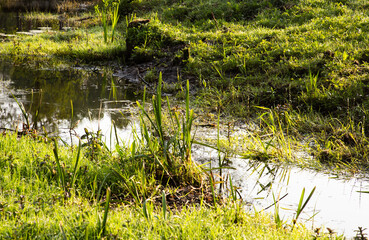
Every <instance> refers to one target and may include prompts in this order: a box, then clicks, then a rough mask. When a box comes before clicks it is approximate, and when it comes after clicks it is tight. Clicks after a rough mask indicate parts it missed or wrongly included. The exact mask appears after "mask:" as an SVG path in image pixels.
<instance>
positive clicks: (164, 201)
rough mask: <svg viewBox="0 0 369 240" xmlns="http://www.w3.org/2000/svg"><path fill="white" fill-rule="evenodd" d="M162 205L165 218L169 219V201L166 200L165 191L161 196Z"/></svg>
mask: <svg viewBox="0 0 369 240" xmlns="http://www.w3.org/2000/svg"><path fill="white" fill-rule="evenodd" d="M161 205H162V208H163V217H164V219H167V217H166V214H167V201H166V198H165V192H164V191H163V193H162V196H161Z"/></svg>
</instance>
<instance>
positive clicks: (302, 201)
mask: <svg viewBox="0 0 369 240" xmlns="http://www.w3.org/2000/svg"><path fill="white" fill-rule="evenodd" d="M315 189H316V187H314V188H313V189H312V190H311V192H310V194H309V196H308V197H307V199H306V200H305V202H304V195H305V188H304V189H303V190H302V192H301V196H300V201H299V205H298V207H297V210H296V217H295V218H294V221H293V223H294V224H295V223H296V222H297V219H298V218H299V216H300V214H301V213H302V211H303V210H304V208H305V207H306V205H307V204H308V202H309V201H310V199H311V197H312V196H313V194H314V192H315Z"/></svg>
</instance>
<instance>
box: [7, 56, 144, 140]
mask: <svg viewBox="0 0 369 240" xmlns="http://www.w3.org/2000/svg"><path fill="white" fill-rule="evenodd" d="M135 92H137V89H135V87H134V86H133V85H131V84H130V83H129V82H128V81H126V80H124V79H118V78H117V77H114V76H113V75H112V74H111V73H110V72H109V71H108V70H102V71H96V69H81V68H80V69H77V68H74V69H64V70H53V69H39V70H34V69H30V68H26V67H22V66H17V65H11V64H9V63H6V62H0V109H1V110H0V127H1V128H7V129H13V130H15V129H16V128H18V129H19V130H22V128H23V124H24V123H25V122H26V119H25V118H24V116H23V114H22V111H21V108H20V106H19V105H18V104H17V102H16V99H17V100H18V101H19V102H20V103H22V104H23V106H24V109H25V110H26V111H27V114H28V116H29V122H30V125H31V126H34V127H35V128H36V129H38V130H39V131H40V132H44V133H45V132H46V133H48V134H49V135H52V136H56V135H57V136H60V137H61V138H62V139H63V140H64V141H66V142H68V143H71V141H73V140H74V141H76V136H82V135H83V134H84V128H87V129H88V130H89V131H90V132H91V131H92V132H95V133H96V132H97V130H98V129H100V130H101V131H102V133H103V134H104V136H105V138H106V140H107V145H110V142H109V140H110V133H111V132H112V131H111V130H112V127H111V126H112V121H114V124H115V126H116V128H117V131H118V133H119V134H120V135H124V134H125V133H127V131H129V130H128V129H129V126H128V125H129V123H130V118H131V110H132V109H133V108H132V105H133V102H134V101H135V100H136V98H137V96H136V94H135ZM72 105H73V111H72ZM70 133H72V136H74V137H73V138H71V137H70Z"/></svg>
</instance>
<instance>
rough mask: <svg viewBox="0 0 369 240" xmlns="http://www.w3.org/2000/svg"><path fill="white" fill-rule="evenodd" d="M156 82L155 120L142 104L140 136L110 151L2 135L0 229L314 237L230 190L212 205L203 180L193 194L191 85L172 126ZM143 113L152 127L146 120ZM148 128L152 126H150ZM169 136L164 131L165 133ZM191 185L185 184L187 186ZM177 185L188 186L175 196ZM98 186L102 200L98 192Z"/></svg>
mask: <svg viewBox="0 0 369 240" xmlns="http://www.w3.org/2000/svg"><path fill="white" fill-rule="evenodd" d="M159 79H161V77H160V78H159ZM159 82H160V81H159ZM157 89H158V90H157V96H154V97H153V105H154V106H155V105H156V107H154V118H155V119H154V120H153V119H151V117H150V114H149V113H148V112H147V111H146V110H145V108H144V107H143V106H144V105H143V106H141V107H140V109H141V111H142V112H141V113H142V115H141V129H140V132H141V133H142V137H140V136H139V134H138V133H137V132H136V138H135V139H134V140H133V142H132V143H130V144H128V143H127V145H126V146H124V145H121V146H116V148H115V149H116V150H115V151H116V152H113V151H108V150H106V149H105V150H104V149H102V150H101V151H98V152H95V153H94V155H92V156H93V157H91V154H90V153H89V151H93V150H92V149H91V148H88V146H87V145H86V147H82V146H83V144H81V143H80V144H79V146H78V148H77V149H75V148H73V147H58V144H57V142H56V141H55V140H54V141H53V142H52V141H48V140H47V139H45V138H42V139H41V138H40V139H37V138H36V139H35V138H34V137H32V138H31V137H30V136H28V135H26V136H23V137H21V138H18V137H17V135H16V134H3V135H1V136H0V166H1V167H0V169H1V170H0V172H1V174H0V176H1V177H0V181H1V182H2V188H1V192H0V204H1V205H0V207H1V209H2V214H1V215H0V219H1V222H2V224H0V236H1V237H9V238H25V237H30V238H40V239H47V238H62V239H68V238H87V239H90V238H93V239H95V238H103V237H106V238H111V239H126V238H132V237H137V238H148V239H159V238H160V239H162V238H163V237H165V238H173V237H176V238H191V239H207V238H215V239H227V238H240V239H242V238H251V239H260V238H267V239H296V238H307V237H309V236H311V233H310V232H308V231H307V230H306V229H304V228H303V227H298V228H295V229H294V230H291V231H286V230H285V229H283V228H281V227H278V226H276V225H275V224H274V223H273V221H272V220H271V219H270V217H269V216H267V215H264V214H262V213H257V214H251V213H247V212H246V211H245V210H241V206H242V205H240V204H241V203H240V202H238V201H237V198H236V197H235V193H234V192H233V191H234V190H233V187H231V191H232V192H233V193H232V195H233V197H232V199H233V201H232V199H230V201H227V202H225V203H224V204H221V205H220V204H218V203H217V202H214V205H213V206H209V204H211V200H206V198H208V197H209V196H208V195H207V194H206V191H207V190H206V185H207V184H206V182H205V180H204V182H203V185H202V186H198V187H199V189H200V191H198V192H196V191H194V190H195V188H196V184H198V183H199V182H198V181H199V180H201V174H200V172H198V171H199V170H198V168H197V167H196V166H195V165H191V164H190V163H191V157H190V154H191V152H190V151H189V150H188V149H187V148H186V147H188V145H186V144H192V137H189V136H191V135H190V129H191V124H192V119H193V113H192V111H191V110H190V109H189V85H188V84H187V93H186V96H187V101H186V105H187V106H186V114H188V115H186V116H184V117H183V118H182V121H180V120H179V119H180V118H179V115H178V114H177V113H175V114H174V116H175V117H174V118H176V120H174V119H173V118H172V120H173V121H177V125H174V129H175V131H174V132H170V131H168V130H167V129H165V128H164V127H163V124H162V116H161V114H163V113H162V112H161V104H159V103H161V100H159V99H160V98H161V87H160V85H159V86H158V88H157ZM168 106H169V102H168ZM159 113H160V116H159V115H158V114H159ZM144 117H145V118H147V119H146V120H148V121H149V122H150V123H151V124H152V126H148V125H147V124H146V123H145V120H144ZM159 126H161V130H159ZM178 126H179V127H181V126H182V128H178ZM151 128H153V129H154V130H152V131H150V129H151ZM172 130H173V129H172ZM169 133H171V134H172V137H171V138H170V137H169V138H168V137H167V136H168V135H166V134H169ZM160 134H162V135H160ZM163 136H165V137H163ZM167 141H168V142H167ZM189 141H190V142H189ZM175 144H180V146H186V147H185V148H183V149H184V152H183V153H181V152H180V151H178V150H175V149H174V146H175ZM53 154H54V157H51V156H53ZM168 159H171V160H172V162H170V163H169V161H168ZM191 170H192V172H191ZM191 179H192V180H191ZM171 180H174V181H171ZM188 184H191V185H192V187H189V188H188ZM176 188H177V189H176ZM181 188H186V189H187V190H185V191H182V193H180V192H181ZM105 190H106V195H105V197H101V195H102V193H103V192H104V191H105ZM35 193H37V194H35ZM188 195H192V196H188ZM196 195H198V196H196ZM174 197H177V198H185V201H189V202H191V201H190V200H191V199H197V204H195V203H196V201H195V202H192V204H191V205H188V204H184V203H180V202H176V201H173V198H174ZM168 201H170V202H168ZM177 203H178V205H177ZM300 209H301V211H302V209H303V207H301V208H300ZM296 219H297V217H296ZM324 237H326V238H327V239H328V236H323V239H324Z"/></svg>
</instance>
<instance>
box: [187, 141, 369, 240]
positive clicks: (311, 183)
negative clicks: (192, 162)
mask: <svg viewBox="0 0 369 240" xmlns="http://www.w3.org/2000/svg"><path fill="white" fill-rule="evenodd" d="M194 155H195V158H198V159H201V160H200V161H201V163H208V166H210V163H211V165H212V167H213V168H214V167H217V166H218V164H217V161H218V153H217V152H216V151H214V150H212V149H209V148H206V147H203V146H196V147H195V150H194ZM230 160H231V164H230V165H229V167H232V168H234V169H224V173H223V177H224V178H225V179H227V176H228V177H229V176H230V177H232V182H233V184H234V185H235V186H237V187H239V192H240V195H241V197H242V199H243V200H244V201H245V202H248V203H249V204H248V205H249V207H250V210H252V211H253V210H254V209H256V210H257V211H266V212H271V213H274V212H275V209H276V208H275V205H274V202H275V201H274V198H273V195H274V197H275V198H276V199H281V200H280V201H279V212H280V215H281V217H282V218H283V220H284V221H285V222H286V223H288V224H291V223H292V219H293V218H294V216H295V214H296V209H297V207H298V203H299V201H300V197H301V193H302V190H303V189H304V188H305V197H304V199H306V198H307V197H308V195H309V194H310V192H311V191H312V189H313V188H314V187H316V190H315V192H314V194H313V196H312V198H311V199H310V201H309V202H308V204H307V206H306V208H305V209H304V211H303V212H302V214H301V215H300V217H299V219H298V221H297V223H303V224H305V225H306V226H308V227H310V228H312V229H316V228H320V227H321V228H322V230H321V232H326V233H327V229H326V228H330V229H332V230H334V231H335V232H336V234H339V235H342V234H343V235H344V236H346V237H348V238H353V237H354V236H355V235H356V232H355V231H356V230H358V227H362V228H363V229H364V228H367V229H369V220H368V216H369V177H368V176H357V177H351V178H348V177H347V178H343V177H341V178H339V177H338V176H336V175H331V174H324V173H319V172H316V171H313V170H309V169H301V168H298V167H294V166H276V165H273V164H268V163H262V162H254V161H250V160H247V159H242V158H231V159H230ZM365 192H368V193H365ZM367 232H368V231H366V233H367Z"/></svg>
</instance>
